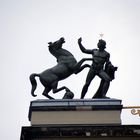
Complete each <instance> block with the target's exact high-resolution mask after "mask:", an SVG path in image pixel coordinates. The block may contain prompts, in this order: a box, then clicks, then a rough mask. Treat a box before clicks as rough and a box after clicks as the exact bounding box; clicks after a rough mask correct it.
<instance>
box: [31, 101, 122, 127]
mask: <svg viewBox="0 0 140 140" xmlns="http://www.w3.org/2000/svg"><path fill="white" fill-rule="evenodd" d="M121 109H122V105H121V100H116V99H92V100H88V99H72V100H71V99H65V100H35V101H32V102H31V104H30V111H29V120H30V122H31V125H32V126H35V125H48V124H55V125H56V124H62V125H75V124H78V125H87V124H96V125H98V124H100V125H101V124H110V125H113V124H118V125H119V124H121V117H120V114H121Z"/></svg>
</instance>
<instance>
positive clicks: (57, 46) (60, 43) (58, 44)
mask: <svg viewBox="0 0 140 140" xmlns="http://www.w3.org/2000/svg"><path fill="white" fill-rule="evenodd" d="M63 43H65V39H64V37H61V38H60V39H59V40H57V41H55V42H53V43H52V42H49V43H48V44H49V46H48V47H54V48H56V49H60V48H62V44H63Z"/></svg>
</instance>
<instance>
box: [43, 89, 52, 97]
mask: <svg viewBox="0 0 140 140" xmlns="http://www.w3.org/2000/svg"><path fill="white" fill-rule="evenodd" d="M50 90H51V88H49V87H45V89H44V91H43V93H42V94H43V95H44V96H45V97H47V98H49V99H54V98H53V97H51V96H50V95H48V93H49V92H50Z"/></svg>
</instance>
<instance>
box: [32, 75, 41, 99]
mask: <svg viewBox="0 0 140 140" xmlns="http://www.w3.org/2000/svg"><path fill="white" fill-rule="evenodd" d="M36 76H38V77H40V75H39V74H36V73H33V74H31V75H30V82H31V84H32V89H31V95H32V96H33V97H36V96H37V95H35V94H34V91H35V90H36V87H37V82H36V79H35V77H36Z"/></svg>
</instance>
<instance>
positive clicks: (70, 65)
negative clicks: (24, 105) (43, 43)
mask: <svg viewBox="0 0 140 140" xmlns="http://www.w3.org/2000/svg"><path fill="white" fill-rule="evenodd" d="M63 43H65V39H64V38H63V37H62V38H60V39H59V40H57V41H55V42H53V43H52V42H49V43H48V44H49V46H48V48H49V51H50V53H51V54H52V55H53V56H54V57H56V59H57V65H56V66H54V67H52V68H50V69H47V70H45V71H43V72H42V73H40V74H36V73H33V74H31V75H30V81H31V84H32V89H31V94H32V96H34V97H35V96H36V95H35V94H34V91H35V89H36V87H37V82H36V79H35V77H36V76H37V77H39V79H40V82H41V83H42V85H43V86H44V87H45V89H44V92H43V95H44V96H46V97H47V98H49V99H53V97H51V96H50V95H48V93H49V92H50V91H51V90H52V91H53V93H56V92H59V91H61V90H64V89H65V90H66V94H65V95H64V98H73V93H72V92H71V91H70V90H69V89H68V88H67V87H65V86H63V87H61V88H57V86H58V82H59V81H60V80H63V79H65V78H67V77H69V76H70V75H72V74H73V73H75V74H77V73H79V72H80V71H81V70H83V69H84V68H86V67H90V66H89V65H88V64H85V65H83V66H81V65H82V63H83V62H84V61H86V60H88V59H82V60H81V61H79V62H77V61H76V59H75V58H74V56H73V55H72V54H71V53H70V52H69V51H67V50H66V49H63V48H62V45H63Z"/></svg>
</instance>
